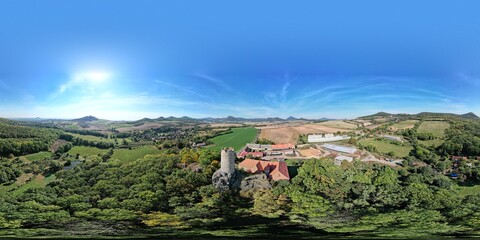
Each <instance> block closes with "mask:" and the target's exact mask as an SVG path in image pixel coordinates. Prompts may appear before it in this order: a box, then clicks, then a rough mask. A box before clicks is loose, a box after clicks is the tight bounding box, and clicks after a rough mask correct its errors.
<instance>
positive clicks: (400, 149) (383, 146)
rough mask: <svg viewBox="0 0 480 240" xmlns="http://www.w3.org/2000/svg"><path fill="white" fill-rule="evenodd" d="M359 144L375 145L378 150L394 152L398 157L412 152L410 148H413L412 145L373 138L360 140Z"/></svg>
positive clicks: (380, 151)
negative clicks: (396, 143)
mask: <svg viewBox="0 0 480 240" xmlns="http://www.w3.org/2000/svg"><path fill="white" fill-rule="evenodd" d="M358 144H359V145H362V146H375V148H376V149H377V151H378V152H379V153H382V154H387V153H389V152H394V153H395V156H396V157H406V156H408V154H409V153H410V150H412V147H411V146H410V145H407V146H400V145H395V144H391V143H388V142H384V141H378V140H375V139H372V138H369V139H364V140H360V141H359V143H358Z"/></svg>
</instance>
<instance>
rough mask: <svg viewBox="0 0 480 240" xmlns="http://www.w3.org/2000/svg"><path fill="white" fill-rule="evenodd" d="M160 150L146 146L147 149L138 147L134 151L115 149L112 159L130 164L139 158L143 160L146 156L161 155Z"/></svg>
mask: <svg viewBox="0 0 480 240" xmlns="http://www.w3.org/2000/svg"><path fill="white" fill-rule="evenodd" d="M159 153H160V150H158V148H156V147H155V146H145V147H138V148H134V149H131V150H130V149H127V148H121V149H115V150H113V155H112V157H111V158H112V159H118V160H120V161H121V162H122V163H128V162H132V161H135V160H137V159H139V158H143V157H145V156H146V155H151V154H159Z"/></svg>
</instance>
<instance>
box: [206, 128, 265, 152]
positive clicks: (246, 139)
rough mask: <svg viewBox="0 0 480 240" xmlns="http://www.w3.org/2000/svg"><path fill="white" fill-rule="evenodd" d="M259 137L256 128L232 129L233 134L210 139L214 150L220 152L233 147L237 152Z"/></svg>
mask: <svg viewBox="0 0 480 240" xmlns="http://www.w3.org/2000/svg"><path fill="white" fill-rule="evenodd" d="M256 136H257V129H255V128H232V133H227V134H223V135H220V136H216V137H214V138H212V139H210V140H211V141H212V142H213V143H214V144H215V146H213V147H212V148H213V149H216V150H220V149H222V148H224V147H233V148H234V149H235V150H236V151H238V150H240V149H242V148H243V147H245V144H247V143H251V142H253V141H254V140H255V137H256Z"/></svg>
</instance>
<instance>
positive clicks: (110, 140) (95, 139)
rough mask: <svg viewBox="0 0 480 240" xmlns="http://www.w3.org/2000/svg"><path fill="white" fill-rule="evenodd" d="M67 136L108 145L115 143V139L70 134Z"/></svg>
mask: <svg viewBox="0 0 480 240" xmlns="http://www.w3.org/2000/svg"><path fill="white" fill-rule="evenodd" d="M68 134H69V135H72V136H74V137H77V138H81V139H84V140H88V141H95V142H109V143H114V142H115V139H113V138H103V137H97V136H93V135H80V134H76V133H70V132H69V133H68ZM119 141H120V140H119Z"/></svg>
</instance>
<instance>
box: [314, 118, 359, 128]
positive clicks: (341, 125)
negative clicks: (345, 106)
mask: <svg viewBox="0 0 480 240" xmlns="http://www.w3.org/2000/svg"><path fill="white" fill-rule="evenodd" d="M315 125H318V126H325V127H329V128H337V129H348V130H352V129H356V128H357V125H356V124H353V123H348V122H345V121H341V120H334V121H325V122H320V123H316V124H315Z"/></svg>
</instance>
